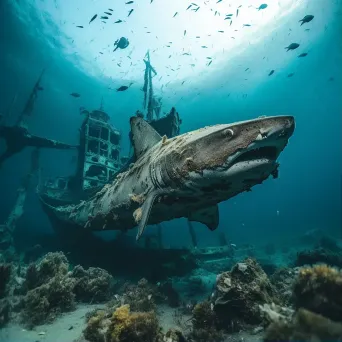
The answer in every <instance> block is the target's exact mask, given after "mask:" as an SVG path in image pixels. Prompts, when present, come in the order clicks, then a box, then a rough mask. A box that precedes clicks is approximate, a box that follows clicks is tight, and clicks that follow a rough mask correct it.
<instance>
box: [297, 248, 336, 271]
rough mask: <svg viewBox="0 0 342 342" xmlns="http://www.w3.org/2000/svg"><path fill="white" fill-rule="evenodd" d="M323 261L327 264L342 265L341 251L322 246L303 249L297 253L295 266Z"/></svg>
mask: <svg viewBox="0 0 342 342" xmlns="http://www.w3.org/2000/svg"><path fill="white" fill-rule="evenodd" d="M317 263H325V264H328V265H332V266H336V267H342V253H341V252H340V253H337V252H335V251H331V250H328V249H324V248H316V249H312V250H304V251H301V252H299V253H298V254H297V259H296V261H295V265H296V266H303V265H314V264H317Z"/></svg>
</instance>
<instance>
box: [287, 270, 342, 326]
mask: <svg viewBox="0 0 342 342" xmlns="http://www.w3.org/2000/svg"><path fill="white" fill-rule="evenodd" d="M293 293H294V304H295V307H296V308H305V309H307V310H310V311H313V312H315V313H317V314H321V315H323V316H325V317H327V318H330V319H332V320H335V321H342V296H341V295H339V294H342V272H341V271H339V270H337V269H335V268H332V267H329V266H327V265H316V266H313V267H304V268H302V269H300V271H299V274H298V277H297V279H296V282H295V284H294V289H293Z"/></svg>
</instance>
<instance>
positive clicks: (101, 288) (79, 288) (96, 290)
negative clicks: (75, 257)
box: [70, 265, 112, 303]
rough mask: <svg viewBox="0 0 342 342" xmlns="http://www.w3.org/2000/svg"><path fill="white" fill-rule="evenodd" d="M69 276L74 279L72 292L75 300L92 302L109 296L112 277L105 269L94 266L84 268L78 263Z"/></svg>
mask: <svg viewBox="0 0 342 342" xmlns="http://www.w3.org/2000/svg"><path fill="white" fill-rule="evenodd" d="M70 276H71V277H72V278H74V279H75V287H74V293H75V295H76V299H77V300H81V301H85V302H90V303H93V302H101V301H105V300H107V299H108V298H109V296H110V289H111V280H112V277H111V275H110V274H109V273H108V272H107V271H105V270H103V269H101V268H94V267H90V268H89V269H88V270H84V268H83V267H82V266H79V265H78V266H76V267H75V268H74V269H73V270H72V273H71V275H70Z"/></svg>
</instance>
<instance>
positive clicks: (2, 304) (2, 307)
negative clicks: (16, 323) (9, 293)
mask: <svg viewBox="0 0 342 342" xmlns="http://www.w3.org/2000/svg"><path fill="white" fill-rule="evenodd" d="M10 311H11V305H10V303H9V301H8V300H7V299H1V300H0V328H2V327H3V326H4V325H5V324H6V323H8V321H9V318H10Z"/></svg>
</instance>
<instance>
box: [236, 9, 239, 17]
mask: <svg viewBox="0 0 342 342" xmlns="http://www.w3.org/2000/svg"><path fill="white" fill-rule="evenodd" d="M238 16H239V9H237V10H236V17H238Z"/></svg>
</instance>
